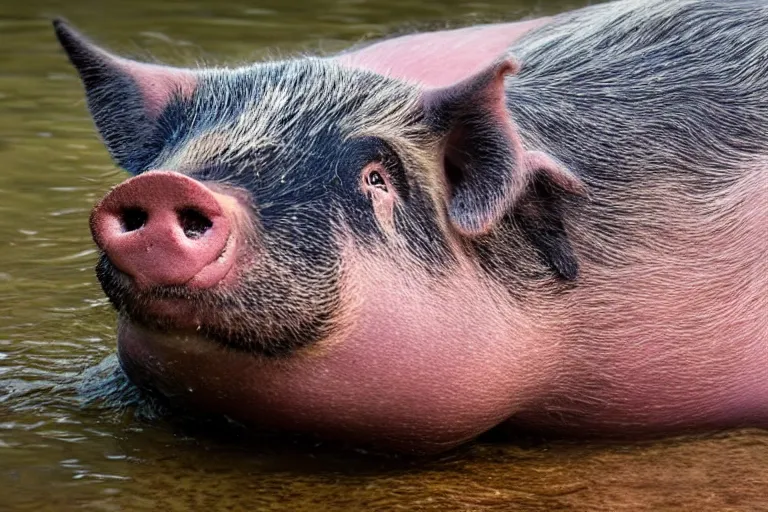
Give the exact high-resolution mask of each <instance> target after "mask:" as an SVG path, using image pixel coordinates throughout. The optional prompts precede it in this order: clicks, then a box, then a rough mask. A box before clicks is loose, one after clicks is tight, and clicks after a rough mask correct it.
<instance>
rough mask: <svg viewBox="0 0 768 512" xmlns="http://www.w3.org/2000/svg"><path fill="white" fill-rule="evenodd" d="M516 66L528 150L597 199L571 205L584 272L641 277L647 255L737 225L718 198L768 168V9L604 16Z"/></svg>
mask: <svg viewBox="0 0 768 512" xmlns="http://www.w3.org/2000/svg"><path fill="white" fill-rule="evenodd" d="M510 52H511V53H512V54H514V55H515V56H516V57H518V58H519V59H520V60H521V62H522V63H523V68H522V70H521V72H520V73H519V75H518V76H517V77H515V78H514V79H513V83H512V84H511V87H510V88H509V94H508V107H509V111H510V115H511V116H512V118H513V119H514V120H515V122H516V123H517V125H518V127H519V128H520V131H521V136H522V137H523V139H524V140H525V143H526V145H530V146H533V147H537V148H540V149H542V150H543V151H546V152H548V153H551V154H553V155H555V156H556V157H557V158H558V159H559V160H560V161H561V162H562V163H563V164H564V165H565V166H566V167H568V168H569V169H570V170H571V171H572V172H574V173H575V174H576V175H578V176H579V177H580V179H581V180H582V181H583V182H584V183H585V185H586V187H587V188H588V190H589V198H590V200H589V201H588V202H582V203H580V204H579V206H578V207H573V206H574V205H571V204H568V205H564V208H565V210H567V212H568V213H567V214H566V215H565V217H564V218H565V224H566V231H568V232H569V234H570V236H571V237H572V238H575V239H578V241H579V242H578V243H579V246H580V250H579V258H580V259H582V260H584V259H590V260H592V262H593V263H594V264H595V265H598V266H609V267H621V266H626V265H630V264H631V263H632V259H631V256H630V255H631V254H633V253H636V251H634V250H633V249H635V248H646V249H652V250H658V249H659V248H663V246H664V244H665V242H666V240H665V237H667V236H669V227H670V225H672V224H674V222H675V221H679V220H680V219H681V218H686V217H685V215H684V214H699V215H701V216H707V215H715V214H717V215H720V216H722V215H726V214H727V213H728V212H724V211H720V212H719V213H716V209H717V208H721V207H722V205H719V203H720V202H719V201H718V198H719V197H722V196H723V195H725V194H728V193H729V190H730V187H732V186H733V185H735V184H736V183H737V182H738V181H739V180H740V179H742V178H743V177H744V175H745V173H749V172H757V171H756V170H755V166H756V165H757V164H758V162H759V161H760V160H763V159H764V158H765V157H764V155H765V154H766V153H767V150H768V148H766V142H767V141H768V138H767V137H766V126H767V125H768V95H766V94H765V93H766V91H768V65H766V64H765V56H766V55H768V2H765V1H762V0H675V1H669V0H627V1H622V2H613V3H608V4H602V5H596V6H592V7H588V8H585V9H582V10H578V11H575V12H572V13H566V14H563V15H560V16H558V17H556V18H555V19H554V21H553V22H552V23H550V24H547V25H545V26H544V27H543V28H541V29H539V30H536V31H535V32H533V33H531V34H529V35H526V36H524V37H523V38H522V39H521V40H520V41H518V42H517V43H516V44H515V45H514V46H513V47H512V48H511V49H510ZM718 205H719V206H718ZM681 214H683V215H681ZM689 228H691V230H692V231H691V232H692V234H693V237H695V236H696V233H695V229H693V226H690V227H689ZM501 266H502V267H503V265H501Z"/></svg>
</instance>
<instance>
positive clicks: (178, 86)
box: [109, 55, 197, 118]
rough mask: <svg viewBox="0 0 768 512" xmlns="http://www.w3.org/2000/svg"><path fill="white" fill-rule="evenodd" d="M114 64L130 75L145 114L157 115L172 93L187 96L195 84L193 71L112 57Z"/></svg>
mask: <svg viewBox="0 0 768 512" xmlns="http://www.w3.org/2000/svg"><path fill="white" fill-rule="evenodd" d="M109 58H110V59H112V60H113V62H114V64H115V66H117V67H118V68H119V69H121V70H123V72H125V73H127V74H128V75H130V76H132V77H133V78H134V80H135V81H136V83H137V84H138V86H139V89H140V90H141V93H142V96H143V97H144V108H145V109H146V111H147V115H149V116H150V117H152V118H154V117H157V116H159V115H160V114H161V113H162V112H163V109H164V108H165V106H166V105H167V104H168V101H170V99H171V98H172V97H173V95H174V94H179V95H180V96H181V97H182V98H189V97H191V96H192V93H193V92H194V91H195V87H196V86H197V77H196V76H195V74H194V71H191V70H187V69H179V68H172V67H168V66H160V65H156V64H144V63H139V62H134V61H132V60H128V59H122V58H120V57H113V56H111V55H109Z"/></svg>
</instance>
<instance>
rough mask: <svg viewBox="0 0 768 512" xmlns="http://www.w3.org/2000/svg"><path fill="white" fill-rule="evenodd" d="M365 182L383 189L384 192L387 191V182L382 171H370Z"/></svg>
mask: <svg viewBox="0 0 768 512" xmlns="http://www.w3.org/2000/svg"><path fill="white" fill-rule="evenodd" d="M365 184H366V185H368V186H369V187H375V188H378V189H381V190H383V191H384V192H386V191H387V182H386V181H384V177H383V176H382V175H381V173H379V171H371V172H369V173H368V175H367V176H366V177H365Z"/></svg>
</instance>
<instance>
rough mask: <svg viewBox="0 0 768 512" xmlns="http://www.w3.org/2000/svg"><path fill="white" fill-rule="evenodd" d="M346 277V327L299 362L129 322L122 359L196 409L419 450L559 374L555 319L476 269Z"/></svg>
mask: <svg viewBox="0 0 768 512" xmlns="http://www.w3.org/2000/svg"><path fill="white" fill-rule="evenodd" d="M356 259H357V260H358V261H361V259H360V258H356ZM345 261H349V260H348V259H347V260H345ZM393 276H397V279H394V278H393ZM345 282H347V283H354V285H353V286H348V287H346V289H345V293H344V295H345V297H347V298H349V297H352V300H348V301H347V307H346V308H345V311H346V316H347V318H346V319H344V322H343V323H345V324H346V327H345V328H343V329H341V331H340V333H339V334H338V335H337V336H334V337H333V338H332V339H327V340H324V341H322V342H320V343H318V344H317V345H316V346H314V347H311V348H309V349H308V350H304V351H300V352H299V353H296V354H294V355H293V356H292V357H290V358H287V359H268V358H263V357H255V356H253V355H250V354H244V353H238V352H235V351H232V350H228V349H226V348H223V347H222V346H221V345H219V344H216V343H212V342H210V341H209V340H206V339H203V338H201V337H199V336H196V335H181V334H179V335H177V334H160V333H158V332H151V331H148V330H145V329H144V328H142V327H140V326H138V325H136V324H133V323H131V322H130V321H129V320H127V319H126V318H123V319H122V320H121V322H120V326H119V336H118V349H119V355H120V359H121V362H122V364H123V367H124V368H125V369H126V371H127V373H128V374H129V376H130V377H131V378H132V379H133V380H134V381H137V382H139V383H142V384H147V385H148V386H150V387H153V388H155V389H158V390H159V391H160V392H161V393H163V394H165V395H167V396H169V397H171V398H172V399H175V400H178V401H179V402H181V403H184V404H187V405H189V406H193V407H195V408H196V409H198V410H207V411H215V412H220V413H224V414H227V415H228V416H230V417H233V418H235V419H238V420H240V421H243V422H245V423H249V424H253V425H256V426H266V427H269V428H277V429H287V430H291V431H299V432H305V433H309V434H314V435H319V436H322V437H329V438H337V439H338V438H341V439H343V440H352V441H357V442H362V443H372V444H375V445H377V446H380V447H390V448H396V449H404V450H415V451H420V452H437V451H441V450H444V449H447V448H450V447H452V446H455V445H458V444H461V443H462V442H464V441H467V440H469V439H471V438H474V437H476V436H477V435H478V434H480V433H482V432H484V431H486V430H488V429H490V428H492V427H493V426H495V425H497V424H499V423H501V422H503V421H504V420H505V419H507V418H508V417H510V416H511V415H512V414H514V413H515V412H517V411H519V410H521V409H524V408H526V407H527V406H529V405H531V402H532V401H533V400H534V399H535V398H536V397H537V396H538V395H540V394H541V393H542V391H543V390H545V389H547V388H548V387H551V384H550V383H549V382H548V380H549V379H550V378H551V377H553V376H556V375H558V371H557V369H556V368H554V367H553V366H554V364H555V362H556V361H560V360H562V358H559V357H557V355H556V354H555V353H554V352H555V351H556V350H557V346H556V345H555V344H552V343H549V341H548V340H547V339H544V337H543V336H542V335H541V333H542V332H544V331H545V330H546V327H545V326H542V325H537V326H534V325H531V323H530V322H529V321H528V320H527V319H526V318H525V317H524V316H523V315H521V314H519V313H515V312H513V311H511V310H510V309H509V308H508V307H503V306H501V305H500V304H501V302H499V301H496V300H494V298H493V297H500V296H501V295H500V294H499V295H497V294H496V293H495V291H494V290H493V289H490V288H489V287H488V286H487V285H485V284H483V283H482V282H481V281H480V280H478V279H476V278H475V276H474V275H473V273H472V272H468V271H466V269H462V271H461V272H457V276H456V277H454V278H453V279H452V280H451V282H449V283H445V282H441V283H439V284H437V285H435V283H434V282H432V283H431V286H427V285H428V284H429V283H427V282H426V280H425V281H420V280H419V279H413V278H408V276H407V274H403V273H402V272H400V271H398V270H397V269H396V268H395V267H394V266H393V265H391V263H388V261H387V259H385V258H381V259H379V258H374V257H371V256H366V257H365V263H364V264H359V265H354V266H349V265H348V266H347V272H345ZM534 331H536V332H538V336H534ZM551 339H552V338H551Z"/></svg>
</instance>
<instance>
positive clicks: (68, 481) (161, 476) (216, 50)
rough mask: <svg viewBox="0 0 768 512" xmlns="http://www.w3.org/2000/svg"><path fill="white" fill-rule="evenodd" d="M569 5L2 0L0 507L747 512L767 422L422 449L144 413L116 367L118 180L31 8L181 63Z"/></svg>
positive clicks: (765, 448)
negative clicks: (101, 218)
mask: <svg viewBox="0 0 768 512" xmlns="http://www.w3.org/2000/svg"><path fill="white" fill-rule="evenodd" d="M580 3H581V4H583V3H585V2H567V1H561V2H544V1H525V2H524V1H516V2H513V1H507V0H494V1H492V2H487V3H478V2H466V1H458V0H449V1H438V0H424V1H421V2H413V1H411V0H314V1H307V0H282V1H276V0H265V1H261V2H258V3H256V2H248V1H245V0H243V1H240V2H237V1H232V0H224V1H219V0H203V1H191V2H176V1H158V0H154V1H149V0H127V1H122V2H116V1H109V2H107V1H104V0H100V1H95V0H26V1H24V2H17V1H15V0H2V1H1V2H0V510H35V511H45V510H55V511H65V510H99V511H102V510H103V511H111V510H157V509H160V510H167V511H175V510H189V509H199V510H206V509H219V510H235V509H240V508H243V509H249V510H291V511H294V510H296V511H298V510H440V511H442V510H510V509H514V508H520V509H523V510H559V509H580V510H583V509H597V510H600V509H603V510H643V509H647V510H660V509H670V508H684V509H689V508H694V507H696V508H698V509H699V510H726V509H728V510H756V509H761V508H762V509H765V508H767V507H768V499H764V498H763V496H765V489H766V484H768V470H767V469H766V468H768V435H766V433H764V432H762V431H756V430H752V431H741V432H731V433H725V434H718V435H711V436H703V437H696V438H679V439H673V440H666V441H659V442H643V443H624V444H615V443H614V444H592V443H584V442H566V441H553V440H549V441H544V440H539V439H532V438H529V437H525V438H519V439H514V440H512V441H500V440H498V439H484V440H481V441H480V442H476V443H473V444H470V445H469V446H465V447H463V448H461V449H459V450H457V451H455V452H452V453H450V454H448V455H445V456H442V457H438V458H431V459H427V460H412V459H407V458H403V457H393V456H389V457H385V456H376V455H372V454H366V453H360V452H357V451H354V450H341V449H340V448H339V447H337V446H331V445H328V444H322V443H314V442H310V441H307V440H295V439H287V440H286V439H283V440H274V439H267V438H264V437H260V436H259V435H257V434H253V433H248V432H245V431H243V430H242V429H239V428H237V427H236V426H227V425H222V424H221V422H195V423H192V422H189V421H182V420H179V419H177V418H175V417H174V416H171V417H158V414H157V409H156V408H153V407H150V406H149V405H148V404H147V402H146V400H143V399H141V398H140V397H139V396H138V395H137V394H136V392H135V390H133V389H132V388H131V387H130V385H129V384H127V383H126V382H125V379H124V378H123V377H122V375H121V374H120V373H119V372H116V371H115V361H114V356H113V355H112V354H113V353H114V350H115V328H114V321H115V318H114V314H113V313H112V311H111V310H110V307H109V305H108V303H107V301H106V300H105V299H104V297H103V295H102V293H101V291H100V289H99V287H98V284H97V283H96V280H95V277H94V275H93V271H92V267H93V265H94V262H95V260H96V253H95V251H94V247H93V244H92V242H91V240H90V236H89V234H88V227H87V217H88V213H89V210H90V207H91V205H92V204H93V203H94V202H95V201H96V200H97V199H98V198H99V197H100V196H101V195H102V194H103V193H104V192H105V191H106V190H107V189H108V188H109V187H110V186H111V185H113V184H116V183H118V182H120V181H121V180H122V179H124V177H125V175H124V174H123V173H122V172H120V171H119V170H117V169H116V168H115V167H114V165H113V164H112V163H111V162H110V160H109V159H108V157H107V154H106V151H105V150H104V148H103V147H102V145H101V144H100V142H99V141H98V139H97V138H96V136H95V132H94V130H93V128H92V125H91V123H90V120H89V119H88V117H87V115H86V112H85V107H84V102H83V96H82V92H81V90H80V85H79V83H78V82H77V80H76V78H75V75H74V72H73V70H72V69H70V67H69V66H68V64H67V62H66V59H65V57H64V55H63V54H62V52H61V51H59V49H58V47H57V44H56V42H55V40H54V37H53V34H52V31H51V29H50V26H49V23H48V21H47V18H48V17H51V16H54V15H64V16H66V17H68V18H69V19H70V20H71V21H73V22H75V23H76V25H77V26H78V27H80V28H81V29H82V30H83V31H85V32H86V33H88V34H90V35H91V36H93V37H94V38H96V39H97V40H98V41H100V42H102V43H105V44H108V45H109V46H111V47H112V48H114V49H117V50H119V51H120V52H121V53H123V54H128V55H131V56H134V57H139V58H141V57H151V58H158V59H161V60H164V61H167V62H172V63H177V64H191V63H196V62H225V63H241V62H244V61H248V60H253V59H258V58H261V57H264V56H267V55H272V56H274V55H276V54H278V55H280V54H290V53H292V52H298V51H334V50H338V49H341V48H343V47H345V46H347V45H349V44H351V43H354V42H359V41H360V40H362V39H364V38H370V37H375V36H377V35H383V34H387V33H391V32H393V31H407V30H411V29H413V28H416V27H422V28H423V27H432V28H441V27H444V26H446V25H454V24H468V23H473V22H478V21H493V20H501V19H516V18H520V17H522V16H530V15H541V14H546V13H553V12H557V11H559V10H564V9H567V8H573V7H576V6H578V5H579V4H580Z"/></svg>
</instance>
